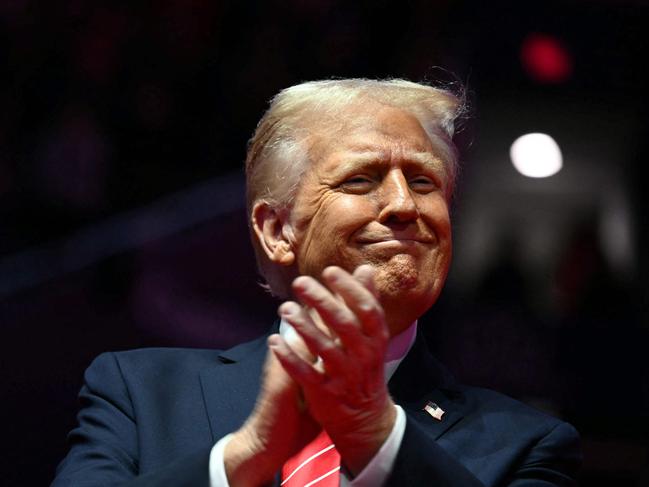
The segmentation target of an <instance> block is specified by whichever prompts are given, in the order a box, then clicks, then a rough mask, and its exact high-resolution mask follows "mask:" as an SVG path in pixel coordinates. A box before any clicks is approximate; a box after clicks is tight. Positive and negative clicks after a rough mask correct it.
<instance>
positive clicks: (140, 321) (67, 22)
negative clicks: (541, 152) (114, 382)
mask: <svg viewBox="0 0 649 487" xmlns="http://www.w3.org/2000/svg"><path fill="white" fill-rule="evenodd" d="M648 25H649V7H648V6H647V5H645V3H644V2H638V1H636V2H633V1H613V0H610V1H603V0H602V1H578V0H571V1H563V2H542V3H541V2H539V3H535V2H479V1H477V0H474V1H468V0H467V1H455V2H451V1H437V2H431V1H424V0H412V1H401V2H396V1H388V0H373V1H357V2H343V1H335V0H334V1H325V0H309V1H298V0H293V1H281V2H280V1H268V2H253V1H236V2H235V1H217V2H211V1H207V0H193V1H182V0H162V1H158V2H117V1H111V2H105V3H104V2H82V1H63V2H56V1H53V2H30V1H29V0H13V1H11V0H9V1H4V2H1V3H0V217H1V218H0V327H2V328H1V329H2V341H1V345H0V347H1V352H0V372H1V377H2V382H3V384H2V397H1V402H0V404H1V406H0V407H1V410H2V432H3V435H2V455H0V458H1V460H0V462H1V464H2V469H1V471H2V472H3V473H2V476H1V477H2V482H1V483H3V484H5V485H27V486H30V485H47V484H48V483H49V481H51V479H52V477H53V475H54V469H55V466H56V464H57V463H58V461H59V460H60V459H61V458H62V457H63V456H64V454H65V451H66V446H65V434H66V432H67V431H68V430H69V429H70V428H71V427H72V426H73V425H74V416H75V411H76V407H77V405H76V394H77V391H78V389H79V387H80V385H81V381H82V373H83V370H84V369H85V367H87V365H88V364H89V362H90V361H91V360H92V358H93V357H94V356H96V355H97V354H98V353H100V352H102V351H106V350H119V349H126V348H133V347H140V346H159V345H163V346H197V347H219V348H220V347H227V346H230V345H233V344H235V343H237V342H240V341H243V340H245V339H248V338H251V337H253V336H255V335H257V334H259V333H260V332H262V331H265V330H266V329H267V328H268V326H269V325H270V323H271V320H272V319H273V317H274V315H275V307H276V305H277V303H274V302H273V301H272V300H271V299H270V298H269V297H268V296H267V295H265V294H264V292H263V291H262V290H261V288H260V287H259V286H257V282H258V277H257V275H256V272H255V268H254V264H253V257H252V250H251V248H250V245H249V244H248V243H247V228H246V223H245V211H244V189H243V173H242V161H243V159H244V157H245V144H246V141H247V139H248V138H249V136H250V135H251V133H252V131H253V130H254V127H255V124H256V122H257V121H258V119H259V118H260V116H261V114H262V113H263V111H264V109H265V107H266V106H267V101H268V99H269V98H270V97H271V96H272V95H273V94H275V93H276V92H277V91H278V90H280V89H281V88H285V87H287V86H290V85H292V84H295V83H297V82H300V81H305V80H311V79H320V78H328V77H332V76H335V77H391V76H396V77H406V78H409V79H413V80H441V81H444V82H450V81H454V80H459V81H461V82H462V83H464V84H467V85H468V90H469V97H468V98H469V101H470V104H471V105H472V108H473V111H472V116H471V118H470V119H469V120H467V121H466V122H465V124H464V129H463V130H462V131H461V133H460V135H459V137H458V143H459V145H460V146H461V148H462V152H463V163H462V164H463V169H462V173H461V175H460V181H459V189H458V194H457V197H456V199H455V202H454V208H453V217H454V222H455V256H454V264H453V268H452V270H451V275H450V277H449V282H448V284H447V287H446V289H445V291H444V293H443V295H442V298H441V299H440V301H439V302H438V304H437V305H436V306H435V307H434V309H433V310H431V311H430V312H429V314H428V315H427V316H426V317H424V318H423V319H422V320H421V323H420V325H421V326H424V327H426V330H427V333H428V335H429V338H430V342H431V345H432V347H433V348H434V350H435V351H436V352H437V354H438V355H439V356H440V357H441V358H442V360H444V361H445V362H446V363H447V364H448V365H449V367H450V368H451V369H452V370H453V372H455V374H456V375H457V376H458V377H459V378H460V379H461V380H462V381H464V382H467V383H471V384H474V385H481V386H487V387H492V388H495V389H498V390H500V391H502V392H505V393H507V394H510V395H512V396H514V397H517V398H519V399H521V400H523V401H526V402H528V403H530V404H534V405H536V406H537V407H540V408H542V409H545V410H548V411H550V412H552V413H553V414H556V415H558V416H560V417H562V418H564V419H566V420H568V421H570V422H572V423H573V424H574V425H575V426H576V427H577V428H578V429H579V431H580V432H581V434H582V437H583V447H584V452H585V459H584V469H583V476H582V484H583V485H586V486H600V485H601V486H604V485H606V486H610V485H624V486H641V485H649V468H648V465H649V449H648V447H647V444H648V438H649V366H648V361H647V349H648V345H649V340H648V338H649V313H648V292H647V282H648V281H647V274H648V272H647V270H648V266H649V263H648V259H647V252H646V248H647V243H648V242H647V240H648V239H647V218H646V215H647V210H648V209H649V208H648V203H647V183H648V182H649V180H648V179H647V178H646V176H645V173H646V171H645V166H646V159H647V155H648V151H649V146H648V142H647V140H648V139H647V137H646V133H645V127H646V122H647V93H646V87H647V82H648V81H649V80H648V79H647V75H646V73H645V71H646V70H645V69H644V68H645V64H646V63H647V59H649V55H648V53H647V38H648V36H647V26H648ZM440 66H441V67H443V68H444V69H440V68H439V67H440ZM535 131H540V132H547V133H549V134H551V135H552V136H553V137H554V138H555V140H557V142H558V144H559V145H560V147H561V149H562V151H563V156H564V168H563V170H562V171H561V172H559V173H558V174H557V175H556V176H553V177H551V178H548V179H544V180H538V179H529V178H524V177H523V176H521V175H519V174H517V173H516V172H515V170H514V168H513V166H512V165H511V163H510V162H509V155H508V151H509V146H510V144H511V143H512V142H513V140H514V139H515V138H516V137H518V136H519V135H522V134H523V133H526V132H535Z"/></svg>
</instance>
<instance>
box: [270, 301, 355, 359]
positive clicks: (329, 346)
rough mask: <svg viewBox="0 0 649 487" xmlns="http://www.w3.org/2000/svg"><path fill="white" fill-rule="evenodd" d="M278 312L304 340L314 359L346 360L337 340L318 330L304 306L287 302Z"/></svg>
mask: <svg viewBox="0 0 649 487" xmlns="http://www.w3.org/2000/svg"><path fill="white" fill-rule="evenodd" d="M278 311H279V314H280V316H281V317H282V318H283V319H284V320H286V321H287V322H288V323H289V324H290V325H291V326H292V327H293V329H294V330H295V332H296V333H297V334H298V335H299V336H300V338H302V340H303V341H304V343H305V344H306V346H307V348H308V349H309V351H310V352H311V354H312V355H313V356H314V357H318V356H319V357H322V359H323V360H325V361H327V362H330V361H332V360H334V361H341V360H342V359H344V357H341V355H344V352H343V351H342V350H341V348H340V347H339V346H338V345H337V344H336V342H335V339H334V338H332V337H330V336H328V335H327V334H326V333H324V332H323V331H322V330H321V329H320V328H318V327H317V326H316V324H315V323H314V322H313V320H312V319H311V317H310V316H309V314H308V313H307V311H306V310H305V309H304V308H303V307H302V306H300V305H299V304H297V303H295V302H293V301H287V302H285V303H283V304H282V305H281V306H280V307H279V309H278ZM287 342H288V343H289V345H290V341H288V340H287ZM314 362H315V360H314Z"/></svg>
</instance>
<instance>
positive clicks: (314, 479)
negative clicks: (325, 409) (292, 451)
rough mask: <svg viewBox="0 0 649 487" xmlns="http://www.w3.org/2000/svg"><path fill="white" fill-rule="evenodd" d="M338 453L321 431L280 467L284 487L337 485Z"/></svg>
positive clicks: (338, 471) (333, 486)
mask: <svg viewBox="0 0 649 487" xmlns="http://www.w3.org/2000/svg"><path fill="white" fill-rule="evenodd" d="M339 482H340V455H339V454H338V452H337V451H336V447H335V446H334V444H333V443H332V442H331V439H330V438H329V435H328V434H327V433H326V432H325V431H324V430H322V432H321V433H320V434H319V435H318V436H317V437H316V438H315V439H314V440H313V441H312V442H311V443H309V444H308V445H307V446H305V447H304V448H303V449H302V451H300V452H298V453H297V454H296V455H294V456H293V457H291V458H289V459H288V461H287V462H286V463H285V464H284V466H283V467H282V483H281V484H280V485H282V486H285V487H310V486H312V485H315V486H316V487H338V485H339Z"/></svg>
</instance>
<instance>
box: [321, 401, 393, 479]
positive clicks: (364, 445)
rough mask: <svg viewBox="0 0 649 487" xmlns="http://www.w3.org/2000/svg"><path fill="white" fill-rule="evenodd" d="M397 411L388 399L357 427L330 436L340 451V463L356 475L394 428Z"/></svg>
mask: <svg viewBox="0 0 649 487" xmlns="http://www.w3.org/2000/svg"><path fill="white" fill-rule="evenodd" d="M396 418H397V412H396V408H395V405H394V402H393V401H392V400H391V399H389V400H388V401H387V402H386V404H385V406H384V407H382V408H381V410H380V411H379V412H378V413H376V414H374V415H371V416H368V417H367V418H364V421H363V422H362V423H361V424H360V425H359V426H357V427H354V428H349V429H347V430H346V431H345V432H344V433H343V434H338V435H334V434H332V433H330V436H331V438H332V440H333V441H334V443H335V444H336V449H337V450H338V452H339V453H340V456H341V458H342V463H343V464H344V465H345V467H346V468H347V469H348V470H349V472H350V473H352V475H354V476H356V475H358V474H359V473H360V472H361V471H362V470H363V469H364V468H365V467H366V466H367V464H368V463H369V462H370V461H371V460H372V458H374V456H375V455H376V454H377V453H378V451H379V450H380V449H381V447H382V446H383V444H384V443H385V441H386V440H387V438H388V436H390V433H391V432H392V430H393V428H394V424H395V422H396Z"/></svg>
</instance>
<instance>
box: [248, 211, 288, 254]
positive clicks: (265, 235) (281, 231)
mask: <svg viewBox="0 0 649 487" xmlns="http://www.w3.org/2000/svg"><path fill="white" fill-rule="evenodd" d="M250 218H251V223H252V229H253V230H254V232H255V235H256V236H257V240H258V241H259V245H260V246H261V248H262V249H264V252H265V253H266V255H267V256H268V258H269V259H270V260H271V262H274V263H276V264H280V265H284V266H290V265H292V264H293V263H294V262H295V253H294V252H293V244H292V242H293V238H292V237H293V229H292V228H291V226H290V225H289V223H288V221H287V220H288V212H287V211H282V210H277V209H275V208H273V207H272V206H270V205H269V204H268V202H266V201H257V202H256V203H255V205H254V206H253V208H252V215H251V216H250Z"/></svg>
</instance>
